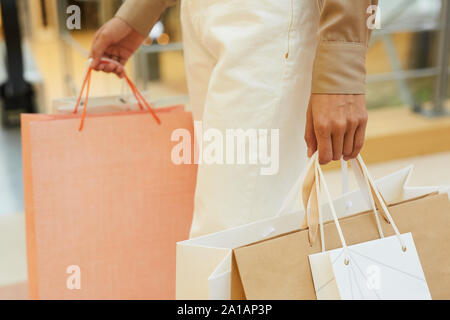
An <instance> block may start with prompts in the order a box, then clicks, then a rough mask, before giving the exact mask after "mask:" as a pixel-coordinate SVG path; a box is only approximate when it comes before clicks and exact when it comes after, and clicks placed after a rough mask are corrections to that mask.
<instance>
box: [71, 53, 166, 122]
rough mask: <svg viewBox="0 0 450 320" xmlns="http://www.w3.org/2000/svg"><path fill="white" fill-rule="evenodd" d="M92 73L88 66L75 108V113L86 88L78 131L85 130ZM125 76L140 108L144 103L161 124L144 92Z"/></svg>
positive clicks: (107, 61)
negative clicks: (143, 94)
mask: <svg viewBox="0 0 450 320" xmlns="http://www.w3.org/2000/svg"><path fill="white" fill-rule="evenodd" d="M102 62H106V63H117V62H116V61H113V60H109V59H102ZM91 74H92V67H88V69H87V72H86V76H85V77H84V80H83V84H82V85H81V91H80V94H79V96H78V99H77V102H76V104H75V108H74V110H73V113H75V114H76V113H77V112H78V107H79V106H80V103H81V97H82V96H83V92H84V89H85V88H86V98H85V101H84V105H83V113H82V114H81V121H80V127H79V128H78V131H81V130H83V126H84V120H85V118H86V113H87V103H88V97H89V88H90V86H91ZM124 77H125V80H126V82H127V83H128V85H129V86H130V89H131V92H132V93H133V96H134V98H135V99H136V101H137V103H138V105H139V108H140V109H141V110H144V107H143V106H142V103H143V104H144V105H145V106H146V108H147V110H148V111H149V112H150V113H151V115H152V116H153V118H154V119H155V120H156V123H158V124H161V120H160V119H159V117H158V116H157V115H156V113H155V111H154V110H153V109H152V108H151V107H150V105H149V104H148V103H147V101H146V100H145V98H144V97H143V96H142V94H141V93H140V92H139V90H138V89H137V87H136V86H135V85H134V83H133V82H132V81H131V80H130V78H128V76H127V75H126V74H124Z"/></svg>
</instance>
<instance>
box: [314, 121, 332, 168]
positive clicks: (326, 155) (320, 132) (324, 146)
mask: <svg viewBox="0 0 450 320" xmlns="http://www.w3.org/2000/svg"><path fill="white" fill-rule="evenodd" d="M315 134H316V139H317V148H318V150H319V163H320V164H327V163H328V162H330V161H331V159H332V158H333V149H332V141H331V133H330V132H327V131H326V128H315Z"/></svg>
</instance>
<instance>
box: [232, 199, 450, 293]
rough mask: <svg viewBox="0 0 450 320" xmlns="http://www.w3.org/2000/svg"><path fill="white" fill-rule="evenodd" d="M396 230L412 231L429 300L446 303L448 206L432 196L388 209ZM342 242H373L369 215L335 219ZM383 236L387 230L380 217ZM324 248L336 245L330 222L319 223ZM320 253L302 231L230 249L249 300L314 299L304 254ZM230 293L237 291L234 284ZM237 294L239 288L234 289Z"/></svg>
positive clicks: (374, 236) (374, 231)
mask: <svg viewBox="0 0 450 320" xmlns="http://www.w3.org/2000/svg"><path fill="white" fill-rule="evenodd" d="M389 208H390V213H391V215H392V217H393V219H394V220H395V222H396V224H397V226H398V228H399V230H400V232H402V233H404V232H412V234H413V236H414V241H415V245H416V248H417V252H418V254H419V257H420V261H421V263H422V267H423V270H424V273H425V278H426V280H427V283H428V287H429V289H430V293H431V296H432V298H433V299H450V232H449V231H448V228H449V226H450V202H449V199H448V195H447V194H440V195H436V194H432V195H429V196H426V197H424V198H421V199H416V200H410V201H407V202H404V203H400V204H396V205H392V206H390V207H389ZM340 222H341V227H342V230H343V233H344V235H345V237H346V240H347V244H348V245H352V244H356V243H360V242H363V241H370V240H375V239H378V238H379V234H378V231H377V227H376V223H375V218H374V214H373V212H372V211H370V212H364V213H360V214H356V215H353V216H349V217H345V218H342V219H340ZM380 222H381V227H382V229H383V232H384V235H385V236H390V235H393V234H394V232H393V230H392V228H391V226H390V225H389V224H388V223H387V222H386V221H385V220H384V219H380ZM324 232H325V239H326V240H325V242H326V247H327V250H331V249H335V248H339V247H341V243H340V240H339V236H338V233H337V230H336V227H335V225H334V222H326V223H324ZM320 251H321V247H320V241H315V242H314V243H313V244H312V245H310V243H309V230H308V229H306V228H305V229H302V230H298V231H294V232H292V233H288V234H285V235H282V236H278V237H275V238H272V239H269V240H265V241H262V242H258V243H255V244H250V245H248V246H244V247H241V248H238V249H235V250H234V255H235V258H236V262H237V269H238V270H234V272H238V273H239V275H240V279H241V282H242V286H243V289H244V292H245V296H246V298H247V299H249V300H254V299H316V294H315V289H314V284H313V280H312V275H311V269H310V265H309V259H308V256H309V255H310V254H313V253H317V252H320ZM236 289H238V287H237V286H236ZM238 291H239V290H238Z"/></svg>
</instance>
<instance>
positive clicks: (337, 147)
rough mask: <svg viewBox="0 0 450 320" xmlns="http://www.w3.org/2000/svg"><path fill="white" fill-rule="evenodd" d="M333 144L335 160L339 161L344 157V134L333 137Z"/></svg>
mask: <svg viewBox="0 0 450 320" xmlns="http://www.w3.org/2000/svg"><path fill="white" fill-rule="evenodd" d="M331 140H332V142H333V145H332V148H333V160H335V161H336V160H339V159H340V158H341V157H342V149H343V146H344V133H342V132H336V133H333V134H332V135H331Z"/></svg>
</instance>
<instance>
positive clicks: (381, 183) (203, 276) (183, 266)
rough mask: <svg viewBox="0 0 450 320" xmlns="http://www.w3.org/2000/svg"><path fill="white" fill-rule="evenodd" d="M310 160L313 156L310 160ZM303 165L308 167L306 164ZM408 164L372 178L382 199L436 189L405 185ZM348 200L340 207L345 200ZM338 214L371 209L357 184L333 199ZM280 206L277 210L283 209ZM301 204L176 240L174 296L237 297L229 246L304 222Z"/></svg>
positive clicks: (296, 227)
mask: <svg viewBox="0 0 450 320" xmlns="http://www.w3.org/2000/svg"><path fill="white" fill-rule="evenodd" d="M311 163H312V161H311ZM306 169H307V168H306ZM412 169H413V168H412V166H409V167H407V168H404V169H401V170H399V171H396V172H394V173H392V174H390V175H387V176H385V177H382V178H380V179H378V180H377V181H376V184H377V187H378V189H379V190H380V192H381V193H382V194H383V197H384V199H385V201H386V202H387V203H397V202H403V201H407V200H410V199H414V198H417V197H422V196H424V195H426V194H429V193H432V192H436V191H438V190H439V189H440V188H439V187H432V186H430V187H424V186H420V187H410V186H408V185H407V184H408V181H409V177H410V176H411V174H412ZM306 171H307V170H305V172H304V173H303V174H302V176H300V177H299V180H298V184H297V185H295V186H294V188H293V190H292V192H291V193H289V194H288V195H286V198H287V201H286V203H290V202H291V201H290V200H291V199H289V198H291V197H292V198H295V197H297V199H298V195H297V194H298V191H299V190H300V189H301V185H302V183H303V179H304V176H305V174H306ZM349 202H351V203H352V206H351V207H349V208H348V210H347V211H346V210H345V207H346V204H348V203H349ZM333 204H334V207H335V208H337V210H338V212H339V217H340V218H342V217H344V216H350V215H354V214H356V213H359V212H364V211H367V210H370V205H369V204H368V203H367V201H366V200H365V199H364V197H363V195H362V192H361V190H354V191H351V192H348V193H346V194H344V195H342V196H340V197H339V198H337V199H335V200H334V201H333ZM282 211H283V210H280V212H282ZM322 211H323V212H322V215H323V221H324V222H326V221H329V220H330V219H331V212H330V210H329V207H328V206H324V207H323V208H322ZM303 218H304V210H299V211H294V212H292V211H290V210H286V211H285V212H282V214H280V215H279V216H274V217H273V218H269V219H264V220H260V221H257V222H253V223H250V224H247V225H242V226H239V227H235V228H231V229H228V230H224V231H220V232H217V233H213V234H209V235H205V236H202V237H198V238H193V239H189V240H186V241H182V242H178V243H177V275H176V297H177V299H236V298H239V297H241V295H242V294H243V289H242V288H239V285H240V280H239V274H238V273H237V270H236V268H235V267H234V261H233V254H232V251H233V249H235V248H238V247H241V246H246V245H249V244H252V243H255V242H258V241H263V240H265V239H268V238H272V237H276V236H278V235H281V234H285V233H288V232H292V231H295V230H299V229H301V228H304V227H305V226H304V224H303Z"/></svg>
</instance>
